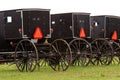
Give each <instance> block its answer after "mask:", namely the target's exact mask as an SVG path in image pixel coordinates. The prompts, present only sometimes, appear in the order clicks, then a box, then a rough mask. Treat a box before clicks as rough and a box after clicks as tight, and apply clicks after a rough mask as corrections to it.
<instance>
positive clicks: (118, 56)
mask: <svg viewBox="0 0 120 80" xmlns="http://www.w3.org/2000/svg"><path fill="white" fill-rule="evenodd" d="M109 42H110V44H111V45H112V48H113V51H114V53H113V60H112V64H119V63H120V45H119V43H118V42H115V41H113V40H110V41H109Z"/></svg>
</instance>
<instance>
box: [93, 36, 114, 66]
mask: <svg viewBox="0 0 120 80" xmlns="http://www.w3.org/2000/svg"><path fill="white" fill-rule="evenodd" d="M91 46H92V54H93V58H92V63H93V64H94V65H109V64H110V63H111V61H112V57H113V48H112V46H111V45H110V44H109V42H108V41H107V40H105V39H101V38H100V39H96V40H94V41H93V42H92V43H91Z"/></svg>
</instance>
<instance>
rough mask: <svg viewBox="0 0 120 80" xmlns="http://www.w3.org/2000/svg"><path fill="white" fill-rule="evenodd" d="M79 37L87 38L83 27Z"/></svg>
mask: <svg viewBox="0 0 120 80" xmlns="http://www.w3.org/2000/svg"><path fill="white" fill-rule="evenodd" d="M79 36H80V37H81V38H86V34H85V30H84V28H83V27H82V28H81V30H80V33H79Z"/></svg>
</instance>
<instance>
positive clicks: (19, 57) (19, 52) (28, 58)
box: [14, 39, 38, 72]
mask: <svg viewBox="0 0 120 80" xmlns="http://www.w3.org/2000/svg"><path fill="white" fill-rule="evenodd" d="M14 58H15V62H16V66H17V68H18V70H19V71H21V72H22V71H24V70H26V71H30V72H32V71H34V70H35V68H36V64H37V62H38V51H37V48H36V46H35V45H34V43H33V42H31V41H30V40H28V39H23V40H21V41H20V42H19V43H18V44H17V46H16V48H15V57H14Z"/></svg>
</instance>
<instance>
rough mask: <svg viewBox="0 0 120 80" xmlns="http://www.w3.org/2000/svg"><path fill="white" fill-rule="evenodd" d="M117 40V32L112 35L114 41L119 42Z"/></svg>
mask: <svg viewBox="0 0 120 80" xmlns="http://www.w3.org/2000/svg"><path fill="white" fill-rule="evenodd" d="M117 39H118V35H117V31H114V32H113V35H112V40H117Z"/></svg>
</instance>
